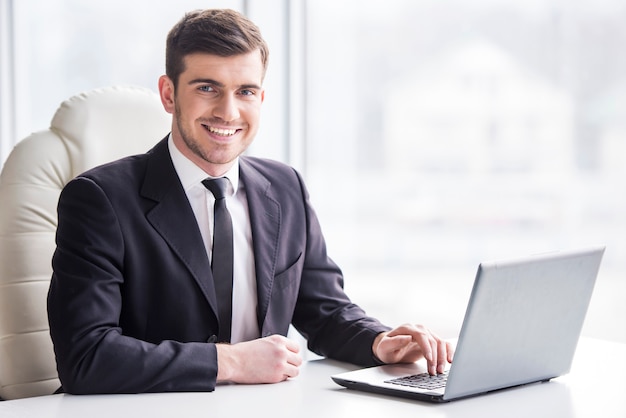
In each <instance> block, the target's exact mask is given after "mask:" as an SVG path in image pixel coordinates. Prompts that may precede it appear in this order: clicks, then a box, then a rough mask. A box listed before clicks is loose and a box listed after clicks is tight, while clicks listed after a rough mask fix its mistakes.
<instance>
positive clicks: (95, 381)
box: [48, 178, 217, 394]
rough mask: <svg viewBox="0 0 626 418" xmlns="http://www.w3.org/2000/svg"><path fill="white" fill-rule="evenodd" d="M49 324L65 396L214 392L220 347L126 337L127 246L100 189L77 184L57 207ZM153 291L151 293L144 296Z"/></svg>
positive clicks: (67, 190)
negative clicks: (124, 316)
mask: <svg viewBox="0 0 626 418" xmlns="http://www.w3.org/2000/svg"><path fill="white" fill-rule="evenodd" d="M56 240H57V248H56V251H55V253H54V256H53V262H52V264H53V276H52V280H51V284H50V289H49V293H48V320H49V324H50V334H51V337H52V341H53V344H54V351H55V355H56V360H57V370H58V373H59V378H60V380H61V383H62V385H63V390H64V391H66V392H69V393H74V394H88V393H139V392H164V391H212V390H213V389H214V388H215V381H216V376H217V355H216V350H215V345H214V344H210V343H206V342H177V341H174V340H164V341H160V342H156V343H150V342H147V341H144V340H142V338H140V336H134V337H131V336H128V335H125V333H124V329H122V327H121V325H120V317H121V315H122V314H123V311H124V310H125V309H127V307H126V306H124V305H123V303H122V301H123V297H122V295H123V292H124V281H125V277H124V275H123V269H124V267H123V266H124V263H125V254H126V252H125V245H126V243H125V240H124V235H123V233H122V228H121V225H120V222H119V220H118V217H117V215H116V212H115V210H113V206H112V205H111V202H110V201H109V199H108V197H107V195H106V194H105V193H104V191H103V190H102V188H101V187H99V186H98V185H97V184H96V183H95V182H94V181H93V180H91V179H88V178H78V179H76V180H73V181H72V182H70V183H69V184H68V185H67V186H66V187H65V189H64V190H63V192H62V194H61V197H60V200H59V205H58V229H57V238H56ZM148 291H149V290H148V289H146V292H148Z"/></svg>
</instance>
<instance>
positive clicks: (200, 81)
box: [187, 78, 261, 90]
mask: <svg viewBox="0 0 626 418" xmlns="http://www.w3.org/2000/svg"><path fill="white" fill-rule="evenodd" d="M187 84H188V85H190V86H191V85H193V84H213V85H215V86H217V87H224V83H220V82H219V81H217V80H213V79H211V78H196V79H193V80H191V81H189V83H187ZM239 88H240V89H257V90H260V89H261V86H259V85H258V84H242V85H240V86H239Z"/></svg>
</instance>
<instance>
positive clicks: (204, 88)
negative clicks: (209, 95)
mask: <svg viewBox="0 0 626 418" xmlns="http://www.w3.org/2000/svg"><path fill="white" fill-rule="evenodd" d="M198 90H200V91H204V92H212V91H215V89H214V88H213V86H211V85H209V84H206V85H203V86H200V87H198Z"/></svg>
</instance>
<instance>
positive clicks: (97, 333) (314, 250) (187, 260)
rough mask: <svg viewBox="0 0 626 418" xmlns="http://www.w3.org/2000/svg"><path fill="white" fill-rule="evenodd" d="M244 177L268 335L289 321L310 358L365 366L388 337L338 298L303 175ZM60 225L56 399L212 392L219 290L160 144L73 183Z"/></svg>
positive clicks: (336, 274)
mask: <svg viewBox="0 0 626 418" xmlns="http://www.w3.org/2000/svg"><path fill="white" fill-rule="evenodd" d="M240 176H241V180H242V181H243V182H244V184H245V187H246V195H247V199H248V205H249V211H250V220H251V226H252V237H253V247H254V257H255V264H256V280H257V288H258V310H257V318H258V322H259V329H260V330H261V334H262V336H267V335H271V334H282V335H286V334H287V331H288V328H289V324H290V323H293V325H294V326H295V327H296V329H298V330H299V331H300V332H301V333H302V334H303V335H304V336H305V337H306V338H307V340H308V344H309V348H310V349H311V350H313V351H315V352H317V353H319V354H321V355H324V356H328V357H332V358H335V359H339V360H344V361H350V362H353V363H357V364H362V365H369V364H373V362H374V359H373V356H372V353H371V345H372V342H373V339H374V338H375V336H376V335H377V334H378V333H379V332H381V331H385V330H387V329H388V328H387V327H385V326H383V325H382V324H380V323H379V322H378V321H376V320H375V319H373V318H370V317H367V316H366V314H365V312H363V310H361V309H360V308H359V307H358V306H356V305H354V304H353V303H351V301H350V300H349V299H348V297H347V296H346V295H345V293H344V292H343V278H342V274H341V271H340V270H339V268H338V267H337V266H336V265H335V264H334V263H333V262H332V261H331V260H330V258H329V257H328V256H327V253H326V246H325V243H324V238H323V236H322V233H321V230H320V226H319V224H318V220H317V218H316V216H315V214H314V212H313V210H312V208H311V207H310V205H309V202H308V194H307V191H306V189H305V186H304V184H303V182H302V179H301V177H300V176H299V174H298V173H297V172H296V171H295V170H293V169H292V168H290V167H288V166H286V165H284V164H281V163H277V162H274V161H270V160H261V159H257V158H251V157H242V158H241V159H240ZM58 216H59V219H58V230H57V249H56V251H55V254H54V257H53V271H54V273H53V276H52V280H51V284H50V291H49V294H48V317H49V323H50V333H51V336H52V340H53V343H54V350H55V355H56V360H57V369H58V372H59V378H60V380H61V383H62V384H63V387H64V390H65V391H67V392H70V393H127V392H154V391H210V390H213V389H214V388H215V381H216V375H217V356H216V350H215V345H214V344H213V343H212V341H214V336H215V335H217V333H218V327H219V324H218V321H217V315H216V314H217V309H216V295H215V290H214V286H213V278H212V275H211V268H210V265H209V261H208V257H207V254H206V251H205V250H204V246H203V243H202V238H201V235H200V232H199V229H198V225H197V223H196V220H195V217H194V214H193V211H192V209H191V206H190V205H189V202H188V200H187V197H186V195H185V192H184V190H183V188H182V186H181V184H180V181H179V179H178V176H177V174H176V172H175V169H174V166H173V164H172V161H171V158H170V155H169V151H168V149H167V141H166V140H165V139H164V140H162V141H161V142H159V143H158V144H157V145H156V146H155V147H154V148H153V149H152V150H151V151H149V152H148V153H146V154H143V155H139V156H133V157H128V158H125V159H122V160H119V161H116V162H113V163H110V164H107V165H104V166H101V167H98V168H95V169H93V170H90V171H88V172H86V173H84V174H83V175H81V176H79V177H77V178H76V179H74V180H72V181H71V182H70V183H68V184H67V186H66V187H65V188H64V190H63V192H62V193H61V197H60V200H59V206H58ZM234 308H235V309H236V307H234Z"/></svg>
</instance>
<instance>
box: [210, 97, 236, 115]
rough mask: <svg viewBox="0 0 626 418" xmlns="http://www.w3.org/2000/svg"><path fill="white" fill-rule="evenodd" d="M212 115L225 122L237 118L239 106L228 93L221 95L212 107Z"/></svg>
mask: <svg viewBox="0 0 626 418" xmlns="http://www.w3.org/2000/svg"><path fill="white" fill-rule="evenodd" d="M213 116H215V117H217V118H220V119H221V120H223V121H225V122H230V121H233V120H236V119H239V107H238V106H237V99H236V98H235V97H233V96H232V95H230V94H225V95H223V96H222V97H221V98H220V99H219V101H218V102H217V104H216V106H215V108H214V109H213Z"/></svg>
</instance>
